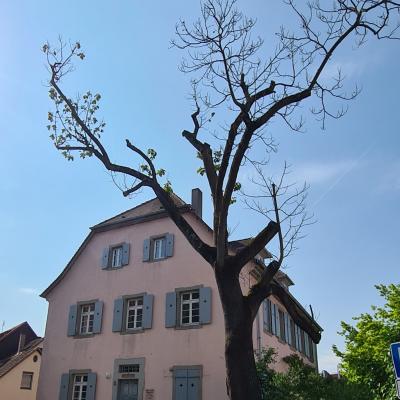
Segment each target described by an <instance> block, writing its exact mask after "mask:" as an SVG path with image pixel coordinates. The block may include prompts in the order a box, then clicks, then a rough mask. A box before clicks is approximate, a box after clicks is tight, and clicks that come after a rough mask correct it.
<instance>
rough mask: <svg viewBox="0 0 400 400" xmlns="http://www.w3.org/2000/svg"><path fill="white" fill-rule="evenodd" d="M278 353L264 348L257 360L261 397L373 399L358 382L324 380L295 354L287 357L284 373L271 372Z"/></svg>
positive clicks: (335, 399) (282, 398) (306, 399)
mask: <svg viewBox="0 0 400 400" xmlns="http://www.w3.org/2000/svg"><path fill="white" fill-rule="evenodd" d="M275 356H276V353H275V350H274V349H271V348H270V349H264V350H263V351H262V352H261V354H260V356H259V357H258V358H257V373H258V377H259V379H260V382H261V388H262V396H263V397H262V398H263V399H271V398H273V399H274V400H287V399H297V400H372V399H373V396H372V395H371V394H369V392H368V390H366V389H365V388H364V386H363V385H361V384H359V383H353V382H349V381H348V380H345V379H339V380H338V379H332V378H324V377H322V376H321V375H319V374H318V372H317V371H316V370H315V369H314V368H312V367H310V366H308V365H306V364H305V363H304V362H303V360H302V359H301V358H299V357H298V356H296V355H293V356H289V357H286V358H285V359H284V361H285V362H286V363H287V364H288V370H287V372H285V373H280V372H276V371H274V370H273V369H272V365H273V364H274V363H275Z"/></svg>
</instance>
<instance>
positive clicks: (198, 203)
mask: <svg viewBox="0 0 400 400" xmlns="http://www.w3.org/2000/svg"><path fill="white" fill-rule="evenodd" d="M192 208H193V210H194V212H195V213H196V215H197V216H198V217H199V218H202V215H203V193H202V192H201V190H200V189H199V188H195V189H192Z"/></svg>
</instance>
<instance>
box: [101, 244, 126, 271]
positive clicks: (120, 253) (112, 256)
mask: <svg viewBox="0 0 400 400" xmlns="http://www.w3.org/2000/svg"><path fill="white" fill-rule="evenodd" d="M129 253H130V244H129V243H120V244H115V245H112V246H109V247H106V248H105V249H103V254H102V256H101V259H100V267H101V269H114V268H115V269H118V268H122V267H123V266H125V265H128V264H129Z"/></svg>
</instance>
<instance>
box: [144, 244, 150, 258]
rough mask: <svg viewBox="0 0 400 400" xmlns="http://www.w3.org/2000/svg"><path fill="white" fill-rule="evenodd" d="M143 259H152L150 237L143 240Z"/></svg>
mask: <svg viewBox="0 0 400 400" xmlns="http://www.w3.org/2000/svg"><path fill="white" fill-rule="evenodd" d="M143 261H150V239H145V240H144V241H143Z"/></svg>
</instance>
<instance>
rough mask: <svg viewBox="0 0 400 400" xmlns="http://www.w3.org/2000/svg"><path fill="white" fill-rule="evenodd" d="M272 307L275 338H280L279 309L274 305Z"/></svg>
mask: <svg viewBox="0 0 400 400" xmlns="http://www.w3.org/2000/svg"><path fill="white" fill-rule="evenodd" d="M274 306H275V318H276V336H278V337H280V336H281V324H280V320H279V309H278V306H277V305H276V304H274Z"/></svg>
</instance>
